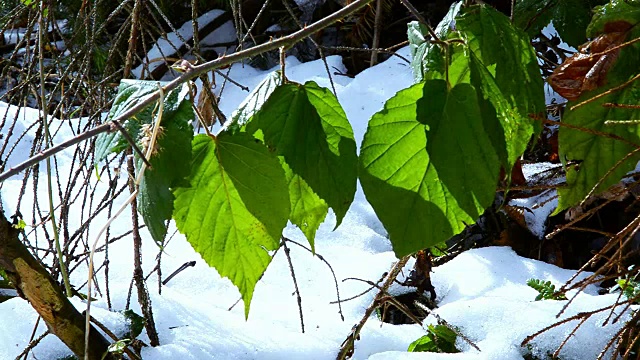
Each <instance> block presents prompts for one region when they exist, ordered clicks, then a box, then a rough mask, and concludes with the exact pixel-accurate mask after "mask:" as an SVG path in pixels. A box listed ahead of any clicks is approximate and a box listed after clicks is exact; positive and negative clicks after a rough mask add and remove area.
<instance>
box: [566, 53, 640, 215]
mask: <svg viewBox="0 0 640 360" xmlns="http://www.w3.org/2000/svg"><path fill="white" fill-rule="evenodd" d="M621 58H622V56H621ZM610 87H611V86H607V87H604V88H602V89H599V90H597V91H596V92H595V93H594V92H589V93H587V94H584V95H583V96H581V97H580V98H579V99H578V100H577V102H581V101H584V100H586V99H589V98H591V97H593V96H594V95H595V94H598V93H602V92H604V91H606V90H608V89H609V88H610ZM638 101H640V84H638V83H637V82H635V83H633V84H632V85H630V86H629V87H627V88H625V89H623V90H621V91H618V92H614V93H612V94H608V95H605V96H603V97H601V98H599V99H596V100H594V101H591V102H590V103H588V104H586V105H583V106H580V107H578V108H576V109H575V110H573V111H571V110H569V109H570V108H571V106H572V105H574V104H573V103H569V104H568V105H567V111H566V112H565V116H564V117H563V118H562V122H563V123H566V124H567V125H570V126H576V127H579V128H584V129H589V130H595V131H599V132H603V133H609V134H611V135H613V136H616V137H621V138H623V139H627V140H628V141H630V142H632V143H635V144H640V126H639V125H637V124H636V125H633V124H626V125H612V126H607V125H605V124H604V122H605V120H633V119H640V110H634V109H622V108H607V107H604V106H602V105H603V104H604V103H617V104H637V103H638ZM558 141H559V147H560V153H561V159H562V161H563V162H564V163H565V164H566V163H567V161H571V160H573V161H577V162H580V165H579V169H577V168H576V166H570V167H567V169H566V170H567V176H566V178H567V186H566V187H562V188H560V189H558V194H559V195H560V199H559V200H558V207H557V209H556V213H559V212H560V211H562V210H564V209H566V208H569V207H571V206H574V205H575V204H578V203H579V202H581V201H582V200H583V199H584V198H585V197H586V196H587V195H588V194H589V193H590V192H591V190H592V189H593V188H594V187H595V186H596V185H597V184H599V186H598V187H597V188H596V190H595V192H594V194H596V195H597V194H599V193H601V192H603V191H605V190H607V189H608V188H609V187H610V186H612V185H614V184H616V183H617V182H618V181H620V179H621V178H622V177H623V176H624V175H625V174H626V173H627V172H629V171H631V170H633V169H634V168H635V166H636V164H637V163H638V160H640V154H638V153H635V154H634V155H632V156H629V157H628V158H626V159H625V160H624V161H623V158H625V157H626V156H627V155H628V154H630V153H631V152H632V151H634V150H635V149H636V146H634V145H631V144H629V143H626V142H624V141H620V140H618V139H615V138H612V137H607V136H603V135H598V134H594V133H592V132H587V131H581V130H576V129H572V128H569V127H561V129H560V133H559V137H558Z"/></svg>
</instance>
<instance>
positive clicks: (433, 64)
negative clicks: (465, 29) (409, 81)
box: [407, 1, 462, 82]
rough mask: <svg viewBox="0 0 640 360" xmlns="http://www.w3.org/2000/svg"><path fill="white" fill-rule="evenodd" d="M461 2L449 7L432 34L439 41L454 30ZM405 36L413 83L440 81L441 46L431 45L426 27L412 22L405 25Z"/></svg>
mask: <svg viewBox="0 0 640 360" xmlns="http://www.w3.org/2000/svg"><path fill="white" fill-rule="evenodd" d="M461 4H462V2H461V1H457V2H455V3H453V4H452V5H451V7H450V8H449V11H448V12H447V14H446V15H445V17H444V18H443V19H442V21H440V23H439V24H438V26H437V27H436V28H435V30H434V32H435V33H436V35H437V36H438V38H439V39H440V40H445V39H447V38H449V35H450V34H452V33H453V32H454V31H453V30H454V29H455V20H454V19H455V17H456V16H457V15H458V12H459V11H460V7H461ZM407 27H408V29H407V36H408V39H409V49H410V51H411V69H412V70H413V78H414V80H415V82H420V81H423V80H428V79H441V78H443V77H444V73H445V66H446V62H445V56H444V55H445V54H444V50H443V49H442V47H441V46H439V45H436V44H433V43H431V42H430V41H429V40H430V36H429V31H428V30H427V27H426V26H425V25H424V24H422V23H420V22H418V21H412V22H410V23H409V24H407Z"/></svg>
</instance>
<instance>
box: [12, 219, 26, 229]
mask: <svg viewBox="0 0 640 360" xmlns="http://www.w3.org/2000/svg"><path fill="white" fill-rule="evenodd" d="M12 226H13V227H14V228H15V229H18V230H24V229H25V228H26V227H27V223H26V222H25V221H24V220H23V219H18V223H17V224H15V225H12Z"/></svg>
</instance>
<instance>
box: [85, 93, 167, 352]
mask: <svg viewBox="0 0 640 360" xmlns="http://www.w3.org/2000/svg"><path fill="white" fill-rule="evenodd" d="M158 88H159V90H158V94H159V101H158V108H159V110H158V114H157V116H156V121H155V123H154V127H153V132H152V135H151V140H150V141H149V147H148V148H147V158H149V157H150V156H151V153H152V152H153V149H154V147H155V145H156V144H155V141H156V138H157V135H158V128H159V127H160V121H161V120H162V114H163V112H164V101H163V100H164V89H163V88H162V86H160V84H158ZM146 169H147V164H146V163H145V162H143V163H142V165H141V166H140V170H139V173H138V176H136V181H135V187H136V189H135V190H134V191H133V192H132V193H131V195H130V196H129V198H128V199H127V201H125V202H124V204H122V206H121V207H120V208H119V209H118V211H116V213H115V215H113V216H112V217H111V218H110V219H109V220H107V223H106V224H105V225H104V226H103V227H102V229H100V231H99V232H98V236H96V239H95V240H94V242H93V245H92V247H91V252H90V253H89V276H88V278H87V310H86V318H85V338H84V341H85V349H89V331H90V330H91V321H90V319H91V314H90V310H91V286H92V283H91V280H92V279H93V255H94V254H95V252H96V247H97V246H98V241H99V240H100V238H101V237H102V234H103V233H104V232H105V231H106V230H107V228H108V227H109V226H111V223H112V222H113V221H114V220H115V219H116V218H118V216H120V214H122V212H123V211H124V210H125V209H126V208H127V206H129V204H131V203H132V202H133V200H134V199H135V198H136V196H137V195H138V189H137V187H138V185H139V184H140V180H141V179H142V175H143V174H144V171H145V170H146ZM136 228H137V227H136ZM147 321H149V319H147ZM151 321H153V319H152V320H151ZM147 332H149V330H148V329H147ZM150 336H152V335H150ZM151 341H153V339H151ZM84 360H89V352H88V351H87V350H85V353H84Z"/></svg>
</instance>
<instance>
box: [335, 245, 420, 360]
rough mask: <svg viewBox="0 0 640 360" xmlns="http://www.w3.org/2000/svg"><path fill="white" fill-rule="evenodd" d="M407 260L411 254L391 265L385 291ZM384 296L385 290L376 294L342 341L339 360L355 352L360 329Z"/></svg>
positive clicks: (383, 287)
mask: <svg viewBox="0 0 640 360" xmlns="http://www.w3.org/2000/svg"><path fill="white" fill-rule="evenodd" d="M407 261H409V256H405V257H403V258H402V259H400V260H398V262H396V263H395V264H394V265H393V266H392V267H391V270H389V275H388V276H387V279H386V280H385V282H384V284H383V285H382V289H383V290H384V291H386V289H388V288H389V286H391V284H392V283H393V282H394V281H395V279H396V277H397V276H398V274H399V273H400V271H401V270H402V268H403V267H404V265H405V264H406V263H407ZM383 296H385V293H384V292H383V291H380V292H379V293H378V295H376V297H375V298H374V299H373V302H372V303H371V305H369V307H368V308H367V309H366V310H365V312H364V315H363V316H362V319H361V320H360V322H358V324H356V326H354V328H353V330H352V331H351V333H350V334H349V336H347V338H346V339H345V341H344V342H343V343H342V346H341V348H340V352H339V353H338V356H337V357H336V359H337V360H345V359H347V358H348V357H350V355H351V354H353V349H354V345H355V341H356V339H358V338H359V337H360V331H361V330H362V328H363V327H364V324H365V323H366V322H367V320H368V319H369V317H370V316H371V314H373V312H374V311H375V310H376V309H377V308H378V306H380V301H381V299H382V297H383Z"/></svg>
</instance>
